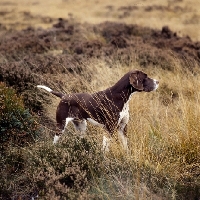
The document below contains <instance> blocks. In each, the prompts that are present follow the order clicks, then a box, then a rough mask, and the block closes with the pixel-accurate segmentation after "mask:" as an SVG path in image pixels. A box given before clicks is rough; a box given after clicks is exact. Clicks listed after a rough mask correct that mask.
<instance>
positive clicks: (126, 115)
mask: <svg viewBox="0 0 200 200" xmlns="http://www.w3.org/2000/svg"><path fill="white" fill-rule="evenodd" d="M131 96H132V95H130V97H129V99H128V101H127V102H126V103H125V104H124V106H123V108H122V111H121V112H120V113H119V120H118V124H119V123H120V122H121V121H122V119H124V118H129V101H130V100H131Z"/></svg>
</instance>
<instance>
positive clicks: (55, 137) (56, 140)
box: [53, 135, 60, 144]
mask: <svg viewBox="0 0 200 200" xmlns="http://www.w3.org/2000/svg"><path fill="white" fill-rule="evenodd" d="M59 138H60V136H59V135H55V136H54V139H53V144H56V143H57V142H58V140H59Z"/></svg>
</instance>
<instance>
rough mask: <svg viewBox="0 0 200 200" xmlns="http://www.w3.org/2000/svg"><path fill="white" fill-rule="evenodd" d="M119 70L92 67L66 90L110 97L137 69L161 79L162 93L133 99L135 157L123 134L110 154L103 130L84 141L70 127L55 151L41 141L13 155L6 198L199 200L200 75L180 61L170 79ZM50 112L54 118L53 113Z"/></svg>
mask: <svg viewBox="0 0 200 200" xmlns="http://www.w3.org/2000/svg"><path fill="white" fill-rule="evenodd" d="M113 66H114V67H115V68H113V67H109V66H108V64H107V63H105V62H104V61H102V60H101V61H100V60H90V63H87V68H86V70H83V71H82V72H81V74H78V73H75V72H74V77H75V78H74V79H73V84H70V83H71V82H70V80H69V81H68V82H67V84H66V85H65V87H64V90H65V91H66V92H69V91H70V90H71V91H73V87H74V85H76V88H78V89H77V92H78V90H80V91H81V90H85V91H90V92H94V91H98V90H103V89H105V88H107V87H108V86H111V85H112V84H114V83H115V82H116V81H117V80H119V78H121V76H122V75H123V74H124V73H126V72H127V71H128V70H131V69H135V68H137V69H141V70H143V71H145V72H147V73H148V74H149V76H151V77H153V78H156V79H158V80H159V81H160V86H159V88H158V90H157V91H154V92H151V93H136V94H134V95H133V97H132V100H131V103H130V115H131V116H130V121H129V124H128V138H129V140H128V146H129V152H128V153H126V152H125V151H123V149H122V148H121V146H120V142H119V141H118V139H117V137H116V135H117V134H116V135H114V136H113V140H112V144H111V149H110V152H109V153H107V154H103V153H102V152H101V150H100V149H101V143H102V134H104V131H103V130H102V129H101V128H96V127H93V126H92V125H89V127H88V130H87V133H88V134H87V135H88V136H86V138H83V139H81V138H79V137H77V136H75V133H74V132H73V130H72V129H71V127H70V126H69V128H68V130H67V131H66V135H65V136H63V138H62V139H61V141H60V142H59V144H58V145H56V146H53V145H52V144H51V143H52V138H48V137H46V138H45V137H41V141H39V142H37V143H35V144H32V145H31V146H30V147H24V148H20V147H19V148H16V147H14V148H10V149H9V150H8V151H7V154H8V156H7V157H5V158H4V160H1V174H2V176H1V178H0V181H1V183H2V184H1V187H0V191H1V193H2V196H1V197H2V198H4V199H9V198H14V199H17V198H25V197H33V196H37V195H39V199H50V198H51V197H53V198H54V199H195V198H196V199H198V197H199V195H200V178H199V174H200V170H199V169H200V153H199V152H200V142H199V141H200V125H199V121H200V107H199V97H200V92H199V88H200V82H199V81H198V80H199V78H200V71H199V69H198V68H195V69H189V68H185V67H184V66H181V64H180V63H179V62H177V61H174V66H173V67H172V68H171V69H172V70H171V71H168V70H164V69H161V68H159V67H155V66H154V67H151V66H150V67H149V68H148V69H147V68H141V67H140V66H138V65H137V63H134V64H132V63H130V65H129V66H123V65H122V64H120V63H118V62H117V61H116V62H113ZM100 74H101V76H100ZM74 80H75V81H74ZM79 86H80V87H79ZM52 102H53V105H54V104H55V102H57V99H54V98H53V99H52ZM55 106H56V105H55ZM46 109H47V110H48V113H50V114H51V116H53V115H55V112H54V111H52V108H51V107H50V106H49V107H48V106H47V108H46ZM48 132H49V131H48V129H46V130H44V132H43V133H41V134H47V133H48ZM12 166H13V167H12ZM27 180H28V181H27Z"/></svg>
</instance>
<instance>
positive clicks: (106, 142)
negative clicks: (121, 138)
mask: <svg viewBox="0 0 200 200" xmlns="http://www.w3.org/2000/svg"><path fill="white" fill-rule="evenodd" d="M110 141H111V139H110V138H107V137H106V136H103V147H102V151H105V152H109V145H110Z"/></svg>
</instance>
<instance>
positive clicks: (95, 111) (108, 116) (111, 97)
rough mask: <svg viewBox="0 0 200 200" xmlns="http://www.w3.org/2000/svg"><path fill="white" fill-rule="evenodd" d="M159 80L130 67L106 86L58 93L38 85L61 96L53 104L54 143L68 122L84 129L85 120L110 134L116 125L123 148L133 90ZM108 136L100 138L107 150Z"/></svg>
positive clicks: (155, 84) (148, 88)
mask: <svg viewBox="0 0 200 200" xmlns="http://www.w3.org/2000/svg"><path fill="white" fill-rule="evenodd" d="M158 85H159V82H158V81H157V80H155V79H151V78H149V77H148V76H147V74H145V73H144V72H142V71H139V70H134V71H130V72H128V73H127V74H125V75H124V76H123V77H122V78H121V79H120V80H119V81H118V82H117V83H116V84H115V85H113V86H112V87H109V88H108V89H106V90H103V91H100V92H96V93H93V94H88V93H73V94H62V93H59V92H55V91H53V90H52V89H50V88H48V87H46V86H43V85H38V86H37V87H38V88H43V89H45V90H47V91H48V92H50V93H52V94H54V95H56V96H57V97H60V98H61V101H60V103H59V105H58V107H57V112H56V121H57V126H58V128H59V129H60V130H61V131H60V133H59V134H56V135H55V137H54V143H56V142H57V141H58V139H59V137H60V135H61V134H62V133H63V132H64V130H65V128H66V127H67V125H68V123H69V122H72V123H73V124H74V127H75V129H76V130H77V131H80V132H81V133H84V132H85V131H86V126H87V121H89V122H91V123H93V124H94V125H99V126H102V127H104V128H105V130H107V132H108V133H109V134H110V135H112V134H113V132H114V131H115V130H116V129H118V136H119V137H120V138H121V141H122V144H123V147H124V148H125V149H127V136H126V126H127V123H128V121H129V101H130V99H131V96H132V94H133V93H136V92H142V91H144V92H151V91H153V90H156V89H157V88H158ZM108 144H109V139H107V138H106V137H104V138H103V149H104V150H105V151H107V150H108Z"/></svg>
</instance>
